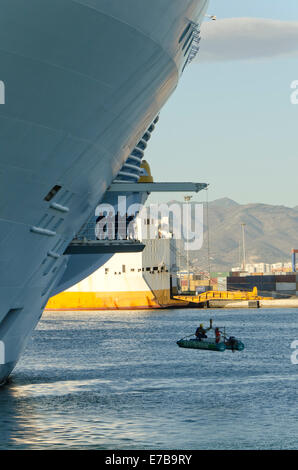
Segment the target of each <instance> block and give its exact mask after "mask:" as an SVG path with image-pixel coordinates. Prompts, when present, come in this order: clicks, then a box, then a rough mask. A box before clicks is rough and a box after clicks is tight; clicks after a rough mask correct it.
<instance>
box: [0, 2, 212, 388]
mask: <svg viewBox="0 0 298 470" xmlns="http://www.w3.org/2000/svg"><path fill="white" fill-rule="evenodd" d="M207 7H208V0H162V1H160V0H150V1H148V0H126V1H125V2H123V0H109V1H107V0H76V1H73V0H43V1H42V2H41V1H36V0H26V1H19V0H1V17H0V25H1V27H0V31H1V33H0V37H1V50H0V60H1V77H0V79H1V82H3V84H5V95H6V96H5V104H3V105H1V106H0V132H1V157H0V182H1V184H0V188H1V189H0V191H1V198H0V200H1V204H0V228H1V230H0V233H1V235H0V266H1V269H0V299H1V303H0V383H3V382H5V380H6V378H7V377H8V376H9V374H10V373H11V371H12V370H13V369H14V367H15V365H16V363H17V361H18V359H19V357H20V355H21V353H22V351H23V350H24V348H25V346H26V343H27V340H28V339H29V338H30V336H31V334H32V331H33V329H34V328H35V326H36V325H37V323H38V321H39V319H40V317H41V315H42V312H43V310H44V308H45V306H46V304H47V302H48V300H49V298H50V297H51V296H53V295H54V294H57V293H59V292H62V291H64V290H65V289H68V288H69V287H71V286H72V285H74V284H76V283H77V282H79V281H81V280H82V279H84V278H85V277H86V276H89V275H90V274H91V273H92V272H94V271H96V270H97V269H98V268H99V267H100V266H102V265H103V264H104V263H105V262H106V261H107V260H108V259H109V258H110V257H111V256H112V254H113V253H110V254H109V253H106V254H94V255H88V256H87V255H86V256H85V255H84V254H82V255H80V256H72V255H71V254H67V249H68V247H69V245H70V244H71V242H72V240H73V239H74V238H75V237H76V236H77V234H78V232H80V230H81V228H82V227H83V226H84V224H85V223H86V221H87V220H88V219H89V218H90V217H92V215H94V211H95V208H96V207H97V205H98V204H99V203H100V202H101V201H104V200H108V201H110V202H111V203H115V202H114V200H113V198H112V197H111V196H110V195H109V194H108V193H107V191H108V188H109V187H110V185H111V184H112V183H113V181H117V180H118V181H119V180H120V181H134V182H138V179H139V176H140V165H141V162H142V158H143V154H144V150H145V148H146V146H147V142H148V139H150V136H151V133H152V131H153V130H154V127H155V125H156V117H157V116H158V114H159V112H160V110H161V109H162V107H163V106H164V104H165V103H166V102H167V100H168V99H169V97H170V96H171V95H172V93H173V92H174V90H175V88H176V86H177V84H178V82H179V79H180V77H181V76H182V74H183V71H184V69H185V68H186V67H187V65H188V64H189V62H190V60H192V59H193V58H194V56H195V55H196V53H197V52H198V43H199V35H200V32H199V31H200V23H201V21H202V20H203V18H204V16H205V13H206V9H207ZM130 198H131V200H135V199H138V198H139V199H141V196H138V195H134V194H131V195H130Z"/></svg>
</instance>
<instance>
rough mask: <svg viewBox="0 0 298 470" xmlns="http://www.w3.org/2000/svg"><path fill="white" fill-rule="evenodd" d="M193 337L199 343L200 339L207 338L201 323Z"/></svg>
mask: <svg viewBox="0 0 298 470" xmlns="http://www.w3.org/2000/svg"><path fill="white" fill-rule="evenodd" d="M195 335H196V338H197V339H198V340H199V341H201V340H202V338H207V335H206V330H205V329H204V325H203V323H201V324H200V326H199V327H198V328H197V330H196V332H195Z"/></svg>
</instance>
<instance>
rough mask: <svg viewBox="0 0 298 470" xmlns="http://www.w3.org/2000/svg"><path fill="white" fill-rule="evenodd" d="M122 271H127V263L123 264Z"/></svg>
mask: <svg viewBox="0 0 298 470" xmlns="http://www.w3.org/2000/svg"><path fill="white" fill-rule="evenodd" d="M122 272H123V273H126V267H125V264H123V265H122Z"/></svg>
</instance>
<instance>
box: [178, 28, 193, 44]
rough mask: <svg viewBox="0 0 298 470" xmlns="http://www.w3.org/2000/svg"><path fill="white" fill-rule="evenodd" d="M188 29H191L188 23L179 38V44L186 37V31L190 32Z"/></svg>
mask: <svg viewBox="0 0 298 470" xmlns="http://www.w3.org/2000/svg"><path fill="white" fill-rule="evenodd" d="M190 27H191V23H188V25H187V26H186V28H185V30H184V31H183V33H182V34H181V36H180V39H179V43H180V42H182V41H183V39H184V38H185V36H186V35H187V33H188V31H189V30H190Z"/></svg>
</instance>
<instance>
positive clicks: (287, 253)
mask: <svg viewBox="0 0 298 470" xmlns="http://www.w3.org/2000/svg"><path fill="white" fill-rule="evenodd" d="M207 213H208V217H207ZM208 219H209V224H208V223H207V221H208ZM241 224H245V246H246V249H245V252H246V262H247V263H262V262H264V263H270V264H271V263H278V262H290V261H291V250H292V248H297V249H298V206H296V207H294V208H290V207H285V206H274V205H268V204H238V203H237V202H235V201H233V200H231V199H229V198H222V199H217V200H215V201H212V202H209V204H208V211H207V205H206V203H205V204H204V243H203V247H202V249H201V250H199V251H190V252H189V257H190V260H191V262H192V264H193V265H195V266H197V267H199V268H202V269H206V270H208V269H209V267H208V238H209V253H210V265H211V266H210V268H211V271H229V270H230V269H231V268H232V267H235V266H239V265H240V264H241V262H242V260H243V242H242V227H241ZM208 226H209V237H208Z"/></svg>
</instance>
